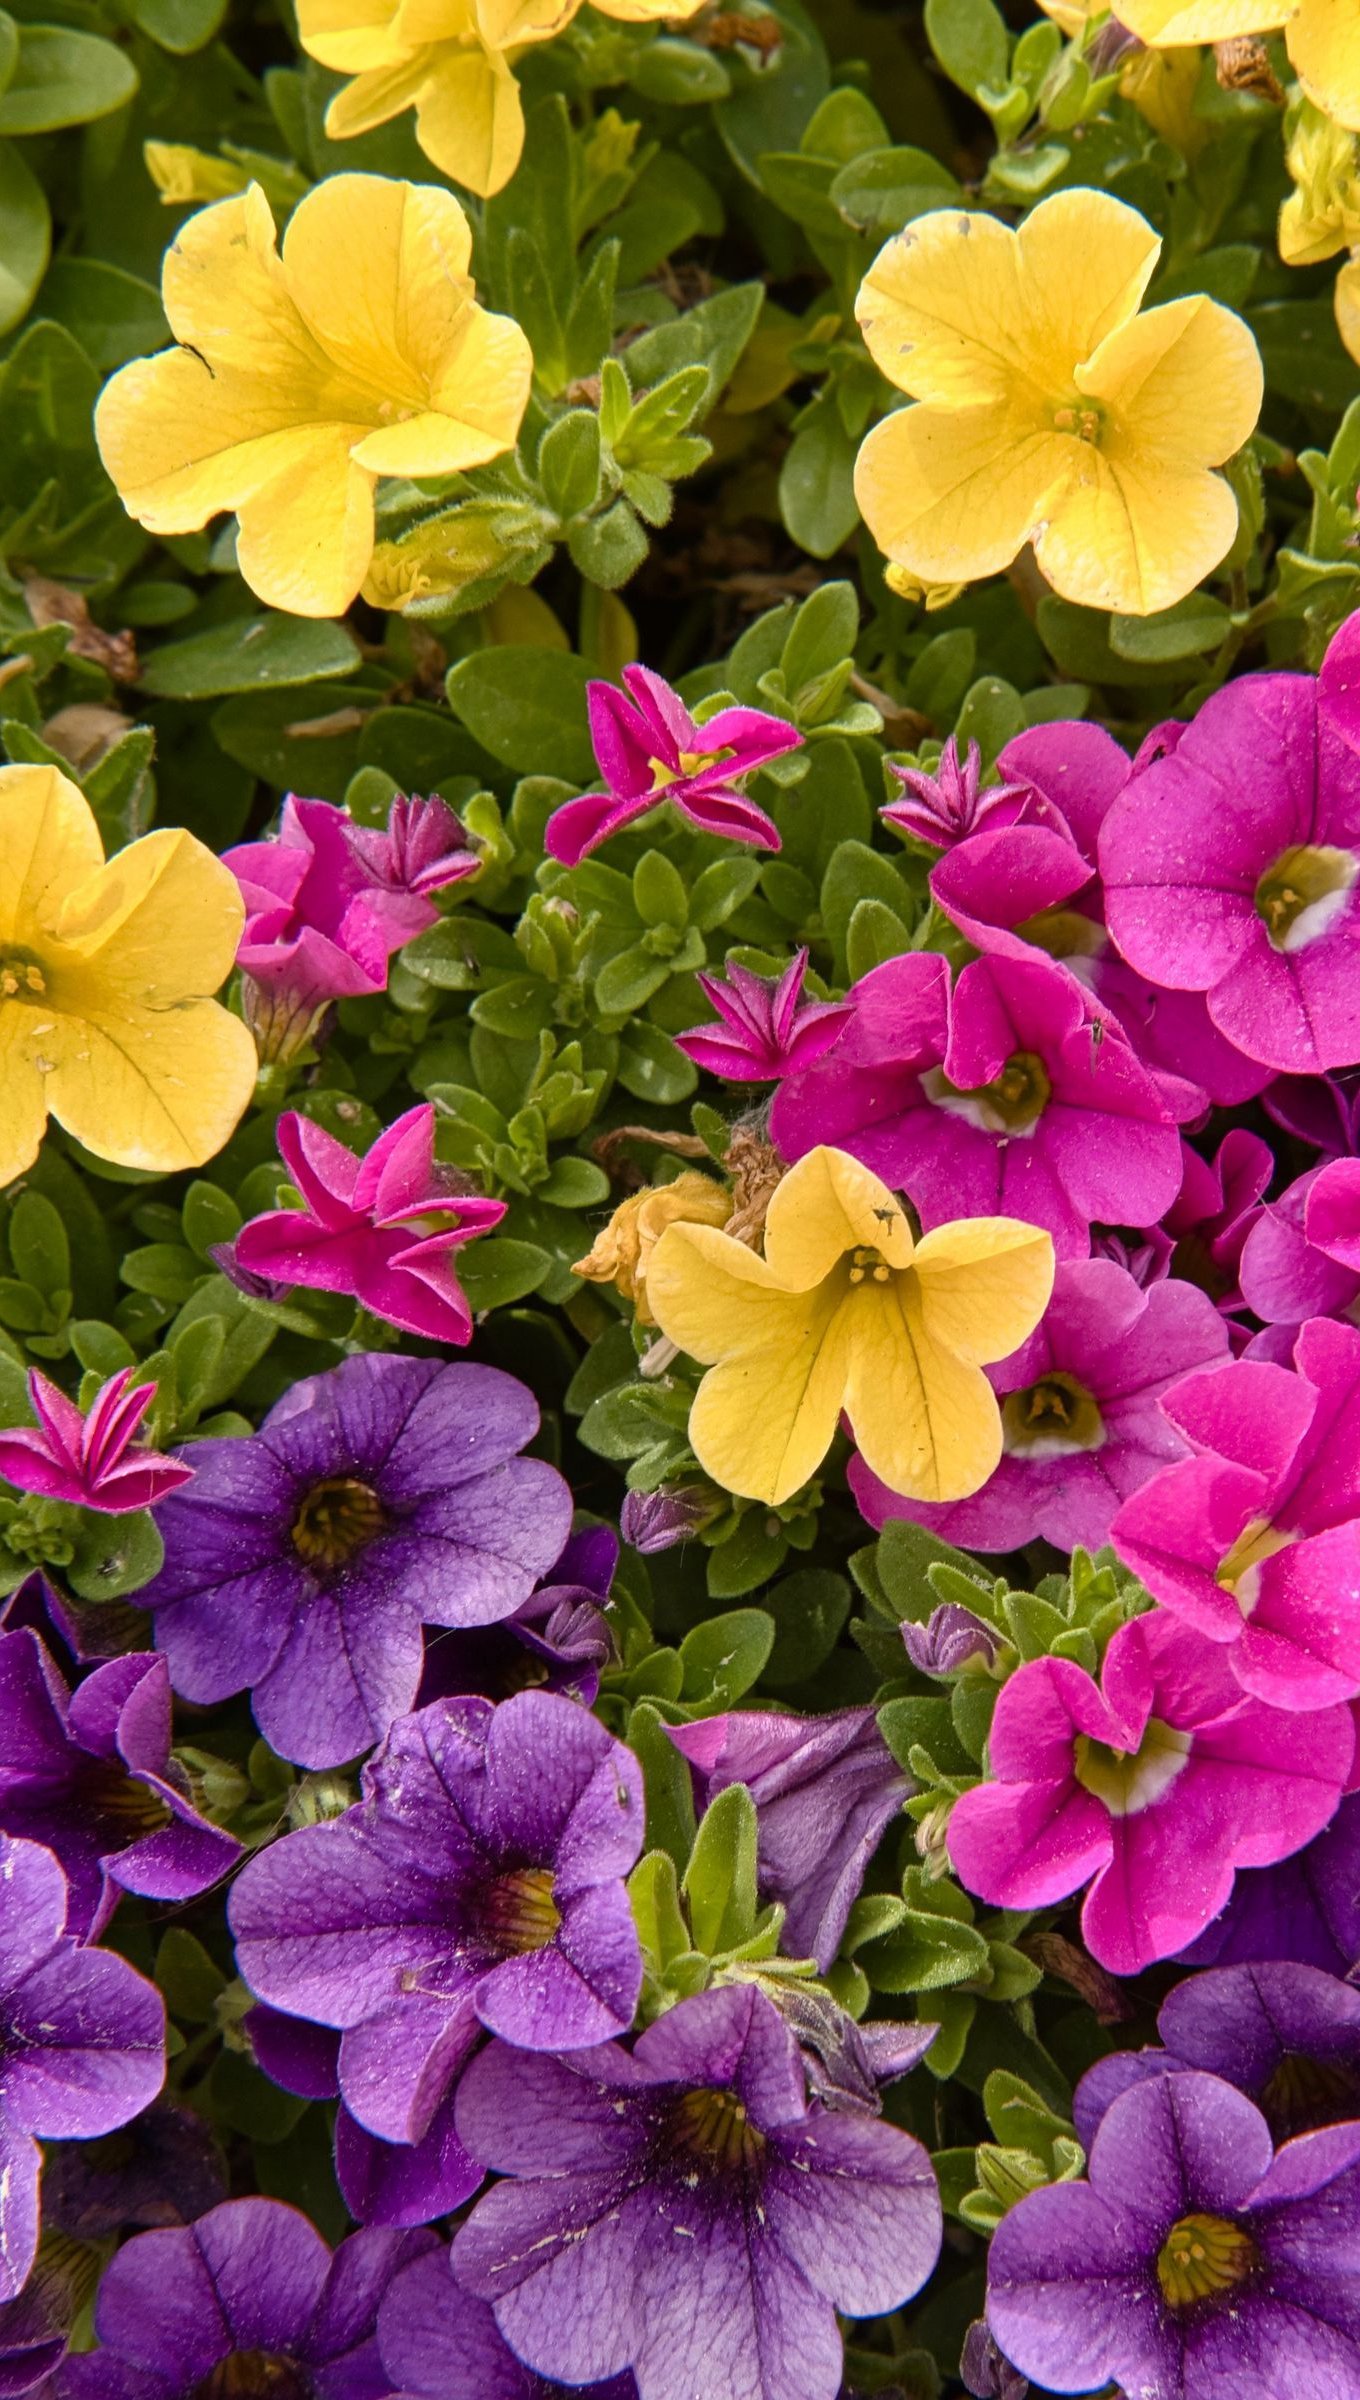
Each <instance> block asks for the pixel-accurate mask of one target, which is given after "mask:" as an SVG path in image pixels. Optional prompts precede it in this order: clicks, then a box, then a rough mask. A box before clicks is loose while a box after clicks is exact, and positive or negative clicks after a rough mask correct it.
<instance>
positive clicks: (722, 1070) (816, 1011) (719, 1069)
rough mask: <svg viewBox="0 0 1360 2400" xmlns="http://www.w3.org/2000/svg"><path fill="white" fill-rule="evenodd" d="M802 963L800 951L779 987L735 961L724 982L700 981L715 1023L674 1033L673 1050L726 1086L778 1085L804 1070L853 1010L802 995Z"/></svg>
mask: <svg viewBox="0 0 1360 2400" xmlns="http://www.w3.org/2000/svg"><path fill="white" fill-rule="evenodd" d="M807 962H808V954H807V952H806V950H799V951H798V952H797V953H796V955H795V956H794V957H793V958H792V959H790V961H789V964H788V966H787V967H786V968H785V970H784V972H783V974H782V975H781V976H780V977H779V979H778V981H777V982H775V981H773V980H772V979H771V978H770V977H769V976H766V975H755V974H753V973H752V972H751V969H750V968H749V967H742V966H739V965H738V964H737V962H736V960H735V959H733V960H731V961H730V963H729V965H728V968H727V973H726V975H725V976H722V975H700V976H698V977H697V978H696V981H697V982H698V985H699V989H700V991H701V992H702V993H703V994H704V997H705V998H706V999H707V1000H708V1001H709V1002H710V1003H711V1004H712V1006H713V1007H714V1008H716V1010H717V1012H718V1016H719V1019H720V1021H721V1022H720V1024H718V1025H696V1026H694V1027H693V1029H692V1031H690V1032H689V1033H677V1034H676V1036H675V1046H676V1048H677V1050H683V1051H684V1053H685V1056H686V1058H691V1059H693V1061H694V1064H695V1066H696V1067H703V1068H705V1069H706V1070H707V1072H708V1073H709V1074H710V1075H720V1076H722V1078H723V1080H724V1081H725V1082H727V1083H777V1082H778V1081H779V1079H780V1077H781V1076H784V1075H794V1074H796V1073H797V1072H798V1069H799V1068H800V1067H810V1066H811V1065H812V1064H813V1062H814V1061H815V1060H816V1059H819V1058H822V1057H824V1056H825V1054H826V1052H827V1051H828V1050H829V1049H830V1048H831V1046H832V1044H833V1042H836V1041H838V1040H839V1039H840V1034H841V1029H842V1027H843V1026H844V1025H846V1024H847V1023H848V1022H849V1019H850V1017H851V1016H852V1014H853V1013H854V1012H853V1010H852V1009H851V1008H850V1005H849V1003H848V1002H847V1001H844V1000H804V999H803V998H802V997H801V995H802V989H803V977H804V974H805V973H806V971H807Z"/></svg>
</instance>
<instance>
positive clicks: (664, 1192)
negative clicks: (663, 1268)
mask: <svg viewBox="0 0 1360 2400" xmlns="http://www.w3.org/2000/svg"><path fill="white" fill-rule="evenodd" d="M731 1214H732V1194H731V1192H730V1191H729V1190H728V1188H727V1185H726V1184H725V1183H718V1182H716V1181H715V1179H714V1177H713V1176H712V1175H700V1174H697V1173H696V1172H695V1171H694V1170H693V1169H692V1168H689V1167H687V1168H686V1169H685V1172H684V1173H683V1174H682V1175H677V1176H676V1177H675V1180H674V1181H673V1182H672V1183H661V1184H651V1185H649V1186H648V1187H647V1189H646V1191H642V1192H633V1193H631V1194H630V1195H629V1197H628V1199H626V1200H621V1201H620V1202H619V1205H618V1207H617V1208H616V1209H615V1211H614V1214H613V1216H612V1217H611V1218H610V1220H609V1223H608V1224H607V1225H606V1226H605V1227H604V1229H603V1231H602V1232H600V1233H598V1234H597V1235H596V1237H595V1241H594V1244H593V1246H592V1248H591V1249H590V1250H589V1251H588V1253H587V1255H586V1256H585V1257H584V1258H578V1259H577V1261H576V1264H575V1266H574V1267H573V1268H572V1270H571V1271H572V1273H573V1275H579V1276H580V1277H581V1278H582V1280H583V1282H586V1283H612V1284H613V1285H614V1286H615V1287H616V1289H617V1290H618V1291H619V1292H620V1293H621V1294H622V1296H623V1298H624V1299H625V1300H631V1301H632V1303H633V1307H634V1311H635V1313H636V1316H637V1321H638V1323H639V1325H655V1323H656V1319H655V1317H654V1316H653V1315H652V1311H651V1304H650V1302H649V1300H648V1297H647V1276H648V1272H649V1270H650V1267H651V1263H652V1257H653V1253H654V1252H655V1249H656V1245H657V1243H658V1242H659V1241H660V1239H661V1236H662V1234H663V1233H664V1232H665V1231H666V1228H667V1226H668V1225H725V1224H726V1223H727V1220H728V1218H729V1217H730V1216H731Z"/></svg>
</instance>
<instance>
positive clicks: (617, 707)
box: [543, 667, 803, 867]
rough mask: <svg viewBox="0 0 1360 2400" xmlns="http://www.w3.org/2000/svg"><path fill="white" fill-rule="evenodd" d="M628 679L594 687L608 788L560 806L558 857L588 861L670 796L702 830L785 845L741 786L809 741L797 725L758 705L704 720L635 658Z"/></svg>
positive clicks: (599, 754)
mask: <svg viewBox="0 0 1360 2400" xmlns="http://www.w3.org/2000/svg"><path fill="white" fill-rule="evenodd" d="M623 680H624V684H625V686H626V691H623V692H621V691H619V690H618V688H617V686H616V685H614V684H612V683H592V684H591V685H590V686H589V687H588V690H587V694H586V700H587V706H588V708H589V711H590V738H591V740H592V741H593V742H594V744H595V758H596V762H597V764H598V766H599V770H600V773H601V774H602V775H603V777H604V780H605V786H606V788H605V790H604V791H602V792H586V793H584V794H583V796H582V797H581V799H579V800H568V801H565V802H564V804H563V806H562V807H561V808H559V809H556V810H554V812H553V814H552V816H551V817H549V819H548V825H547V831H546V832H545V834H544V837H543V838H544V842H545V844H546V846H547V849H548V851H549V854H550V856H552V857H553V858H557V859H560V860H561V861H562V864H563V865H564V866H567V867H576V866H579V865H580V863H581V860H582V859H583V858H588V857H589V856H590V853H591V851H592V850H598V849H599V847H600V844H601V842H607V841H608V840H609V838H610V835H611V834H615V833H620V832H622V830H623V828H624V826H625V825H631V824H632V823H633V821H634V819H635V818H637V817H645V816H646V815H647V814H648V812H649V811H650V810H651V809H654V808H656V807H658V806H659V805H660V803H661V802H662V801H663V800H668V801H670V802H671V804H672V806H674V807H675V808H678V809H679V811H680V814H681V816H682V817H685V818H687V819H688V821H689V823H690V824H691V825H693V826H694V827H695V828H696V830H697V831H698V832H700V833H715V834H718V835H720V836H721V838H722V839H723V840H725V841H729V842H749V843H750V844H752V845H753V846H755V847H759V848H761V849H764V850H777V849H778V848H779V846H780V845H779V832H778V828H777V827H776V826H775V825H774V824H773V823H772V822H771V820H770V818H769V817H767V816H766V814H765V812H764V810H763V809H760V808H757V807H756V805H755V802H754V801H753V800H748V799H746V797H745V795H744V794H743V793H742V791H741V790H740V788H739V786H740V783H741V780H742V778H743V777H744V776H746V775H753V774H754V773H755V771H756V769H757V768H758V767H763V766H767V765H768V764H769V762H770V760H771V759H772V758H782V757H783V755H784V752H785V751H786V750H796V749H797V748H798V747H799V745H800V743H801V742H802V739H803V737H802V735H801V733H799V731H798V729H797V727H796V726H794V725H789V724H786V723H785V721H784V719H783V718H782V717H771V716H766V715H765V713H764V712H763V710H761V709H758V708H723V709H720V710H719V711H718V714H717V715H716V716H714V717H710V718H709V719H708V721H707V723H706V724H704V725H696V724H695V722H694V719H693V717H692V716H691V715H690V713H689V710H688V709H687V708H686V706H685V704H684V702H683V700H682V699H681V698H680V695H679V693H678V692H674V691H672V689H671V687H670V685H669V684H668V683H667V682H666V681H665V679H664V677H663V676H660V675H654V674H653V673H652V670H651V668H650V667H625V668H624V670H623Z"/></svg>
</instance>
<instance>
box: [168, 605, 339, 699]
mask: <svg viewBox="0 0 1360 2400" xmlns="http://www.w3.org/2000/svg"><path fill="white" fill-rule="evenodd" d="M358 664H359V646H358V644H357V642H356V641H355V640H354V637H353V635H352V634H350V633H347V632H346V630H345V628H344V626H343V625H332V624H329V623H320V624H318V623H316V622H315V621H313V620H311V619H309V618H307V617H285V616H281V615H278V614H276V613H274V612H273V611H271V612H270V614H269V615H268V616H262V617H232V618H230V619H229V620H228V622H227V623H226V624H225V625H214V626H213V628H212V630H211V632H210V633H194V634H190V635H189V637H188V639H187V640H185V641H182V642H168V643H166V645H165V646H164V648H163V649H160V650H154V651H153V652H152V653H151V656H150V657H149V658H148V659H147V661H146V664H145V666H144V667H143V669H142V686H143V689H144V690H146V691H148V692H154V693H155V694H156V696H157V697H158V698H159V699H163V700H215V699H219V698H224V697H225V696H226V695H227V694H228V693H231V692H254V691H258V690H260V689H261V688H268V687H270V686H273V685H279V684H299V683H326V682H329V681H330V679H331V678H332V677H333V676H337V675H347V674H349V673H350V672H351V671H352V670H353V669H354V668H355V667H357V666H358Z"/></svg>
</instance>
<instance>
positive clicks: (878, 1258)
mask: <svg viewBox="0 0 1360 2400" xmlns="http://www.w3.org/2000/svg"><path fill="white" fill-rule="evenodd" d="M891 1276H892V1268H891V1267H890V1266H889V1264H888V1262H887V1260H886V1258H885V1257H884V1256H883V1253H882V1251H881V1250H875V1249H873V1248H872V1247H871V1246H870V1245H869V1244H868V1243H863V1242H862V1243H861V1244H860V1246H859V1248H858V1249H857V1250H852V1251H851V1253H850V1281H851V1282H852V1283H866V1282H867V1283H887V1282H888V1281H889V1280H890V1279H891Z"/></svg>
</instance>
